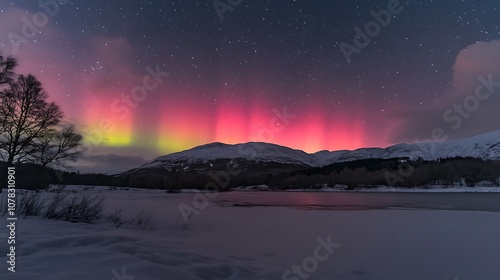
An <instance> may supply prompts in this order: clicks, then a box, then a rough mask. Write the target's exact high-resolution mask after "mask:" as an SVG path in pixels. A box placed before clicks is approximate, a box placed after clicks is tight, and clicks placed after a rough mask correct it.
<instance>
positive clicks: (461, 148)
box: [138, 130, 500, 169]
mask: <svg viewBox="0 0 500 280" xmlns="http://www.w3.org/2000/svg"><path fill="white" fill-rule="evenodd" d="M457 156H461V157H477V158H482V159H491V160H500V130H497V131H493V132H490V133H486V134H481V135H478V136H475V137H471V138H465V139H460V140H453V141H447V142H443V143H425V144H424V143H414V144H397V145H394V146H390V147H387V148H362V149H357V150H354V151H348V150H342V151H333V152H330V151H320V152H317V153H313V154H308V153H306V152H304V151H301V150H295V149H291V148H288V147H283V146H279V145H275V144H269V143H256V142H250V143H244V144H235V145H228V144H223V143H212V144H207V145H202V146H198V147H195V148H193V149H190V150H186V151H182V152H178V153H173V154H169V155H166V156H162V157H159V158H157V159H156V160H154V161H153V162H151V163H148V164H145V165H143V166H141V167H140V168H138V169H148V168H158V167H161V168H167V169H168V168H171V167H174V166H181V167H186V168H187V167H189V166H191V165H209V166H213V165H212V164H213V163H214V162H216V161H219V160H232V161H237V162H238V161H245V162H255V163H277V164H284V165H296V166H304V167H321V166H326V165H329V164H333V163H336V162H347V161H355V160H362V159H370V158H381V159H389V158H411V159H416V158H419V157H422V158H423V159H425V160H434V159H439V158H447V157H457Z"/></svg>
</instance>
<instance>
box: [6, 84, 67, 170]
mask: <svg viewBox="0 0 500 280" xmlns="http://www.w3.org/2000/svg"><path fill="white" fill-rule="evenodd" d="M47 98H48V95H47V93H46V92H45V91H44V90H43V89H42V85H41V83H40V82H39V81H38V80H37V79H36V78H35V77H34V76H32V75H28V76H24V75H20V76H18V77H17V79H16V80H15V81H13V82H11V83H10V84H9V87H8V88H7V89H5V90H3V91H1V92H0V125H1V126H2V128H1V130H0V156H1V157H2V159H3V160H4V161H6V162H7V164H12V163H21V162H26V161H29V160H31V159H32V157H33V155H34V153H36V149H37V147H36V145H33V144H34V143H37V141H38V142H41V141H40V139H43V137H46V134H47V133H50V132H51V131H52V130H53V128H54V127H55V126H57V125H58V124H59V123H60V121H61V119H62V117H63V114H62V112H61V110H60V108H59V106H57V105H56V104H55V103H53V102H51V103H49V102H48V101H47Z"/></svg>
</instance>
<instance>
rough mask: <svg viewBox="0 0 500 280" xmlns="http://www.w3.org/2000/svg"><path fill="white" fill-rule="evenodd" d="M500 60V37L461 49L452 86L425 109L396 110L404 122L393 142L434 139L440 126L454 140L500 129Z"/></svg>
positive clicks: (396, 132)
mask: <svg viewBox="0 0 500 280" xmlns="http://www.w3.org/2000/svg"><path fill="white" fill-rule="evenodd" d="M499 61H500V41H498V40H496V41H490V42H478V43H476V44H473V45H470V46H468V47H467V48H466V49H464V50H463V51H461V52H460V54H459V55H458V57H457V59H456V61H455V64H454V66H453V71H454V72H453V77H452V82H453V86H452V87H450V88H449V89H447V90H446V91H445V92H443V93H442V94H441V95H439V96H438V97H437V98H436V99H435V100H434V101H433V102H432V103H431V104H430V105H429V106H427V107H426V108H424V109H419V108H406V109H404V110H402V109H401V110H397V111H395V112H393V114H392V117H393V118H394V119H397V120H399V121H400V122H399V126H398V128H397V129H396V130H395V132H394V133H393V134H392V135H391V141H393V142H414V141H415V140H417V139H418V140H422V139H426V138H430V137H431V134H432V131H433V130H435V129H436V128H441V129H443V130H444V131H445V132H446V134H447V135H448V136H449V138H450V139H452V138H463V137H469V136H474V135H477V134H481V133H485V132H489V131H492V130H497V129H500V123H499V122H498V119H499V117H500V113H499V110H498V108H499V105H500V86H499V85H500V64H499V63H498V62H499ZM488 81H489V82H488ZM477 89H479V91H477Z"/></svg>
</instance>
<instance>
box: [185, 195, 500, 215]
mask: <svg viewBox="0 0 500 280" xmlns="http://www.w3.org/2000/svg"><path fill="white" fill-rule="evenodd" d="M182 195H183V196H185V194H182ZM186 199H188V200H189V199H191V196H190V195H188V196H187V197H186ZM212 201H213V202H214V203H216V204H217V205H219V206H241V207H243V206H249V207H250V206H281V207H292V208H299V209H321V210H370V209H433V210H468V211H469V210H470V211H492V212H500V203H499V202H500V193H360V192H333V193H331V192H228V193H220V194H219V195H218V196H217V198H216V199H214V200H212Z"/></svg>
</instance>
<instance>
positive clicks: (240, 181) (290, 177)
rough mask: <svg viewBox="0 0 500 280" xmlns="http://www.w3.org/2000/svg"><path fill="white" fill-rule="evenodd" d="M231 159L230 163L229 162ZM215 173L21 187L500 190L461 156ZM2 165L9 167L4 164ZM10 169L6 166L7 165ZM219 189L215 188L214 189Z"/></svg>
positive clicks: (37, 169)
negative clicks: (485, 187)
mask: <svg viewBox="0 0 500 280" xmlns="http://www.w3.org/2000/svg"><path fill="white" fill-rule="evenodd" d="M228 162H229V160H228V161H227V163H228ZM225 163H226V162H224V161H222V162H221V164H220V165H216V166H220V167H213V168H211V169H210V170H201V169H192V170H188V171H185V170H183V169H181V168H179V169H178V170H172V171H167V170H165V169H163V168H161V169H160V168H158V169H148V170H136V171H131V172H127V173H123V174H119V175H103V174H78V173H74V172H73V173H70V172H62V171H57V170H54V169H51V168H49V167H44V166H40V165H35V164H18V165H16V169H17V175H18V177H17V178H16V179H17V187H18V188H25V189H40V188H46V187H48V186H49V185H50V184H57V185H104V186H117V187H135V188H151V189H165V190H169V191H176V190H179V189H205V188H206V185H207V184H211V185H212V186H213V185H214V184H215V183H217V184H218V188H217V189H218V190H220V191H228V190H231V189H232V188H235V187H241V186H254V185H268V186H270V187H271V188H273V189H277V190H285V189H296V188H306V189H319V188H323V187H327V186H328V187H334V186H336V185H345V186H346V187H345V188H346V190H353V189H356V188H369V187H375V186H394V187H402V188H422V187H426V186H428V185H447V186H450V185H456V184H464V183H465V184H466V185H467V186H469V187H474V186H475V185H477V184H478V183H479V182H484V181H487V182H490V183H491V184H492V185H497V186H500V161H491V160H482V159H478V158H470V157H466V158H464V157H456V158H447V159H440V160H436V161H424V160H408V159H366V160H358V161H352V162H342V163H335V164H332V165H329V166H325V167H320V168H305V167H301V166H289V165H280V164H269V163H262V164H258V165H256V164H255V163H254V165H253V166H250V167H248V166H247V167H246V168H243V169H242V171H241V172H239V173H238V174H237V175H232V176H231V175H229V174H228V173H227V172H226V171H225V170H224V169H225V168H222V166H226V164H225ZM1 165H5V164H2V163H0V166H1ZM1 168H4V166H1ZM212 189H213V187H212Z"/></svg>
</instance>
